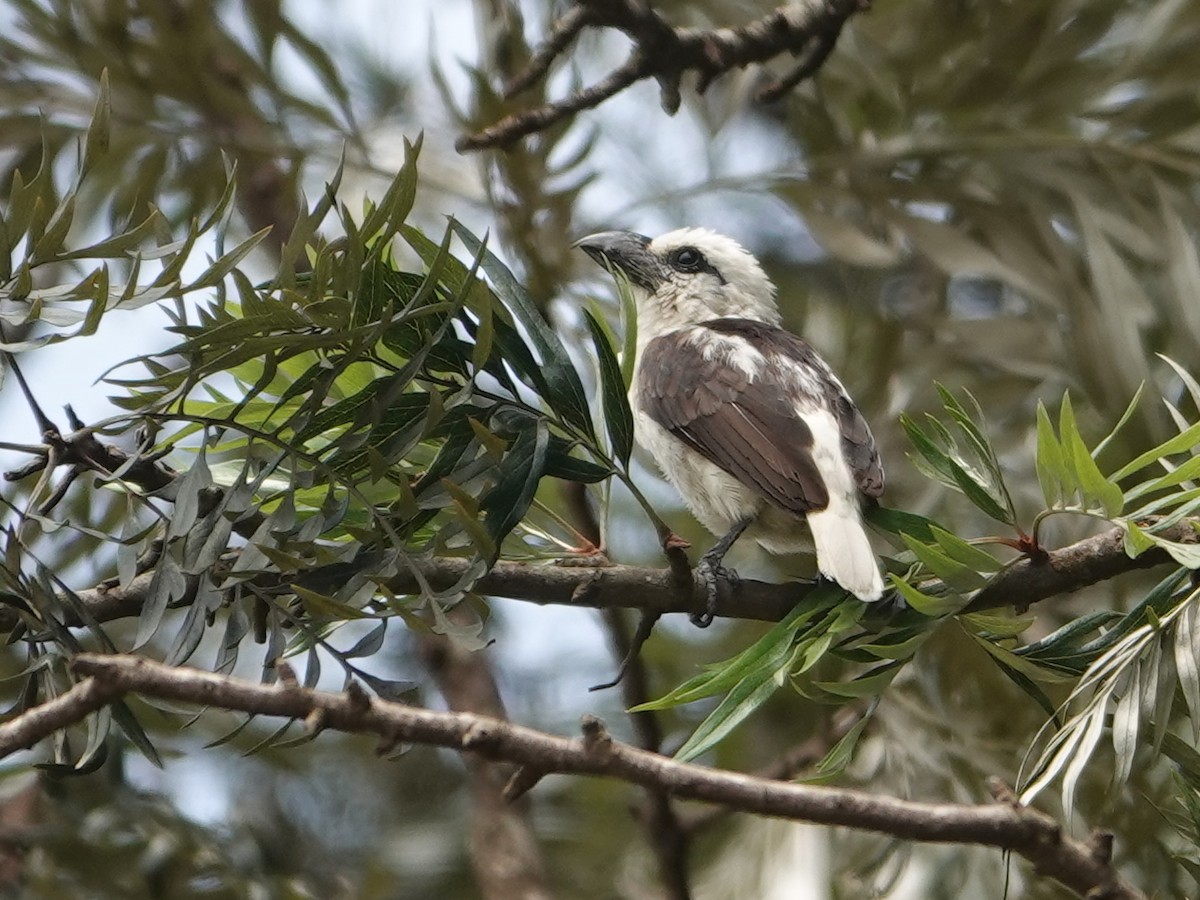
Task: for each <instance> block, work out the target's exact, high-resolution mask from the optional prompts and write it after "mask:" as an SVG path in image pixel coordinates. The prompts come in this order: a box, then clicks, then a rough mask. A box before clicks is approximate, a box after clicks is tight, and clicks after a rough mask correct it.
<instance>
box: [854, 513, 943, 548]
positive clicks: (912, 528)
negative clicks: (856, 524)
mask: <svg viewBox="0 0 1200 900" xmlns="http://www.w3.org/2000/svg"><path fill="white" fill-rule="evenodd" d="M863 518H864V519H866V520H867V523H868V524H870V525H871V526H872V527H874V528H878V529H879V530H880V531H885V532H887V533H888V534H895V535H899V534H900V533H901V532H904V533H905V534H911V535H912V536H913V537H915V538H917V539H918V540H922V541H925V542H927V543H928V542H929V541H932V540H933V531H932V528H933V526H934V525H936V524H937V523H936V522H934V521H933V519H927V518H925V517H924V516H921V515H918V514H917V513H912V512H906V511H905V510H902V509H889V508H888V507H886V506H867V507H865V508H864V509H863Z"/></svg>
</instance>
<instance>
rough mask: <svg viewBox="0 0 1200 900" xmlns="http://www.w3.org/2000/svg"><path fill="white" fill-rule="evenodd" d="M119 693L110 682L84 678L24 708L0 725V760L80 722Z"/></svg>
mask: <svg viewBox="0 0 1200 900" xmlns="http://www.w3.org/2000/svg"><path fill="white" fill-rule="evenodd" d="M119 693H120V691H119V690H118V689H117V688H116V687H115V686H114V685H112V684H109V683H107V682H104V681H97V680H96V679H94V678H85V679H84V680H83V681H81V682H79V684H77V685H75V686H74V687H73V688H71V689H70V690H69V691H67V692H66V693H65V694H63V695H61V696H59V697H55V698H54V699H53V700H47V701H46V702H45V703H42V704H40V705H39V706H35V707H33V708H32V709H29V710H26V711H25V712H23V713H21V714H20V715H19V716H17V717H16V718H14V719H10V720H9V721H7V722H5V723H4V724H3V725H0V759H3V758H4V757H6V756H8V755H9V754H11V753H15V752H16V751H18V750H25V749H28V748H29V747H32V746H33V745H34V744H36V743H37V742H38V741H40V740H41V739H42V738H44V737H47V736H49V735H51V734H53V733H54V732H56V731H60V730H62V729H63V728H68V727H70V726H71V725H74V724H75V723H76V722H80V721H82V720H83V719H84V718H85V717H87V716H88V715H90V714H91V713H94V712H95V711H96V710H98V709H100V708H101V707H102V706H104V705H105V704H106V703H108V702H109V701H111V700H113V699H114V698H115V697H116V696H117V695H118V694H119Z"/></svg>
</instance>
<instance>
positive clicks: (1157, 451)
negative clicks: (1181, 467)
mask: <svg viewBox="0 0 1200 900" xmlns="http://www.w3.org/2000/svg"><path fill="white" fill-rule="evenodd" d="M1198 444H1200V422H1197V423H1196V424H1195V425H1193V426H1191V427H1190V428H1188V429H1187V430H1186V431H1183V432H1180V433H1179V434H1177V435H1175V437H1173V438H1169V439H1168V440H1165V441H1163V442H1162V443H1161V444H1159V445H1158V446H1157V447H1155V448H1153V449H1152V450H1147V451H1146V452H1145V453H1143V454H1141V455H1140V456H1137V457H1135V458H1134V459H1132V460H1130V461H1129V462H1127V463H1126V464H1125V465H1123V466H1121V468H1119V469H1118V470H1117V471H1116V472H1114V473H1113V475H1112V480H1113V481H1120V480H1122V479H1123V478H1127V477H1128V476H1130V475H1132V474H1133V473H1134V472H1136V471H1138V470H1139V469H1142V468H1145V467H1146V466H1148V465H1149V464H1150V463H1152V462H1157V461H1158V460H1159V459H1161V458H1163V457H1164V456H1172V455H1173V454H1176V453H1185V452H1187V451H1189V450H1192V449H1193V448H1195V447H1196V446H1197V445H1198Z"/></svg>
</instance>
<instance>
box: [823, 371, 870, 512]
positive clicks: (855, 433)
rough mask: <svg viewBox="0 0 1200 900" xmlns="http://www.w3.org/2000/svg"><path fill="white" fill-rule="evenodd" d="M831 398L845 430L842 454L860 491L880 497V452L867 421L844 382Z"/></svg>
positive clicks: (832, 389)
mask: <svg viewBox="0 0 1200 900" xmlns="http://www.w3.org/2000/svg"><path fill="white" fill-rule="evenodd" d="M828 397H829V403H830V406H832V407H833V414H834V415H835V416H837V420H838V426H839V427H840V428H841V431H842V452H843V453H845V455H846V462H848V463H849V464H850V471H851V472H853V473H854V481H855V483H856V484H857V485H858V489H859V490H860V491H862V492H863V493H864V494H866V495H867V496H868V497H879V496H880V495H882V494H883V464H882V463H881V462H880V461H879V449H878V448H877V447H876V446H875V437H874V435H872V434H871V428H870V426H868V425H867V420H866V419H864V418H863V416H862V413H860V412H859V411H858V407H857V406H855V405H854V401H853V400H851V399H850V396H849V395H848V394H847V393H846V389H845V388H844V387H842V385H841V382H838V381H834V382H833V384H832V386H831V390H830V391H829V393H828Z"/></svg>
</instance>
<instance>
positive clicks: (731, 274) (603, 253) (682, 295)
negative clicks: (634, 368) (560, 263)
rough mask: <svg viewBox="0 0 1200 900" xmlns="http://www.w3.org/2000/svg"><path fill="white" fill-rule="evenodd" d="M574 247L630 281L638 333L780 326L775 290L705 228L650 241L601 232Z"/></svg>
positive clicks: (741, 252) (727, 241) (753, 263)
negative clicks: (714, 322) (724, 323)
mask: <svg viewBox="0 0 1200 900" xmlns="http://www.w3.org/2000/svg"><path fill="white" fill-rule="evenodd" d="M577 246H578V247H580V249H582V250H583V251H584V252H585V253H587V255H588V256H590V257H591V258H592V259H594V260H596V262H598V263H600V265H602V266H604V267H605V268H607V269H610V270H617V271H619V272H621V273H623V274H624V275H625V277H626V278H628V279H629V282H630V285H631V286H632V288H633V294H634V300H635V301H636V303H637V310H638V330H639V332H640V333H643V334H647V333H652V332H662V331H666V330H670V329H672V328H678V327H680V326H682V325H690V324H694V323H697V322H704V321H707V320H709V319H719V318H722V317H726V316H736V317H739V318H744V319H754V320H756V321H759V322H767V323H769V324H771V325H778V324H779V309H778V307H777V306H776V305H775V286H774V285H773V284H771V281H770V279H768V278H767V276H766V274H765V273H764V272H763V270H762V266H760V265H759V264H758V260H756V259H755V258H754V257H753V256H751V255H750V253H749V252H747V251H746V249H745V248H743V247H742V245H741V244H739V243H738V242H737V241H735V240H733V239H732V238H728V237H725V236H724V235H721V234H717V233H716V232H713V231H709V230H708V229H706V228H680V229H679V230H677V231H669V232H667V233H666V234H664V235H662V236H660V237H657V238H654V239H651V238H648V237H645V236H644V235H640V234H635V233H633V232H631V231H605V232H601V233H600V234H593V235H589V236H588V237H585V238H583V239H582V240H581V241H579V242H578V243H577Z"/></svg>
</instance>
